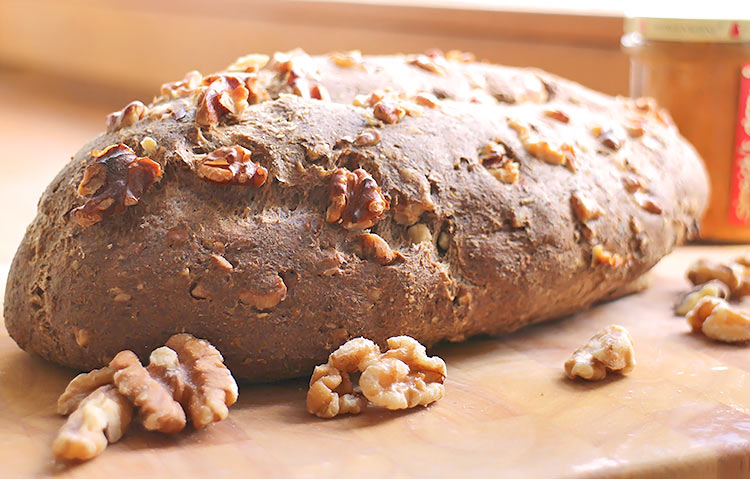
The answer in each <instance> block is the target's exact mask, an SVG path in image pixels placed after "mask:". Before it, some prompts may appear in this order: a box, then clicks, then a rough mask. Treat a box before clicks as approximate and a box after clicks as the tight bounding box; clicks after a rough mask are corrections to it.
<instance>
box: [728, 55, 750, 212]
mask: <svg viewBox="0 0 750 479" xmlns="http://www.w3.org/2000/svg"><path fill="white" fill-rule="evenodd" d="M729 222H730V223H731V224H733V225H738V226H746V225H750V62H748V63H745V64H744V65H742V70H741V71H740V94H739V104H738V105H737V133H736V134H735V139H734V166H733V168H732V189H731V199H730V202H729Z"/></svg>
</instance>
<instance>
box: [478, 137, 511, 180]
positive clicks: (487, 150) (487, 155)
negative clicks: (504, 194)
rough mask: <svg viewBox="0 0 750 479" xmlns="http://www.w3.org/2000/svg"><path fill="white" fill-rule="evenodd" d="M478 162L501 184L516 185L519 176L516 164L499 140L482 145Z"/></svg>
mask: <svg viewBox="0 0 750 479" xmlns="http://www.w3.org/2000/svg"><path fill="white" fill-rule="evenodd" d="M479 161H480V162H481V163H482V166H484V167H485V168H487V171H488V172H489V173H490V174H491V175H492V176H494V177H495V178H496V179H497V180H499V181H500V182H502V183H506V184H513V183H516V182H517V181H518V179H519V178H520V176H521V175H520V170H519V165H518V162H517V161H515V159H514V158H513V155H512V154H511V153H510V151H509V149H508V147H507V146H506V145H505V144H504V143H502V142H500V141H499V140H495V141H491V142H489V143H487V144H486V145H484V147H483V148H482V150H481V151H480V152H479Z"/></svg>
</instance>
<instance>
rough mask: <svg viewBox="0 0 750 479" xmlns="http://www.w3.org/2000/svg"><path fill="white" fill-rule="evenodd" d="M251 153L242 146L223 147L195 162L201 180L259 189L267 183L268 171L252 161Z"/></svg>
mask: <svg viewBox="0 0 750 479" xmlns="http://www.w3.org/2000/svg"><path fill="white" fill-rule="evenodd" d="M251 154H252V153H251V152H250V151H249V150H248V149H246V148H244V147H242V146H240V145H234V146H222V147H221V148H217V149H216V150H214V151H212V152H211V153H209V154H208V155H207V156H205V157H203V158H200V159H198V160H196V161H195V172H196V174H197V175H198V177H199V178H201V179H204V180H206V181H210V182H212V183H218V184H222V185H243V186H252V187H253V188H259V187H260V186H262V185H263V183H265V182H266V178H267V177H268V170H266V169H265V168H264V167H262V166H260V165H259V164H258V163H256V162H254V161H252V159H251Z"/></svg>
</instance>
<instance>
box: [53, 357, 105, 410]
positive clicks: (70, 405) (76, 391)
mask: <svg viewBox="0 0 750 479" xmlns="http://www.w3.org/2000/svg"><path fill="white" fill-rule="evenodd" d="M114 374H115V371H114V369H112V368H110V367H108V366H106V367H103V368H101V369H94V370H93V371H90V372H88V373H81V374H79V375H78V376H76V377H74V378H73V379H72V380H71V381H70V383H68V386H67V387H66V388H65V391H64V392H63V393H62V394H61V395H60V398H59V399H58V400H57V413H58V414H60V415H62V416H66V415H68V414H70V413H71V412H73V411H74V410H75V409H76V408H77V407H78V406H79V405H80V404H81V401H83V400H84V399H85V398H86V396H88V395H89V394H91V393H92V392H94V390H95V389H97V388H99V387H100V386H104V385H106V384H111V383H112V377H113V376H114Z"/></svg>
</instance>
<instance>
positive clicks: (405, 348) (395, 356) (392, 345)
mask: <svg viewBox="0 0 750 479" xmlns="http://www.w3.org/2000/svg"><path fill="white" fill-rule="evenodd" d="M388 348H389V349H388V351H386V352H385V353H383V354H382V356H381V358H380V359H378V360H376V361H374V362H372V363H371V364H370V365H369V366H367V368H365V370H364V371H363V372H362V376H360V378H359V385H360V387H361V388H362V394H364V396H365V397H366V398H367V399H368V400H369V401H370V402H372V403H373V404H376V405H378V406H383V407H385V408H386V409H406V408H411V407H415V406H418V405H421V406H427V405H428V404H431V403H433V402H435V401H437V400H438V399H440V398H441V397H443V395H444V394H445V386H444V385H443V383H444V382H445V378H446V376H447V370H446V367H445V362H444V361H443V360H442V359H440V358H439V357H437V356H435V357H427V353H426V350H425V347H424V346H422V345H421V344H419V342H417V341H416V340H415V339H413V338H411V337H409V336H397V337H393V338H389V339H388Z"/></svg>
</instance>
